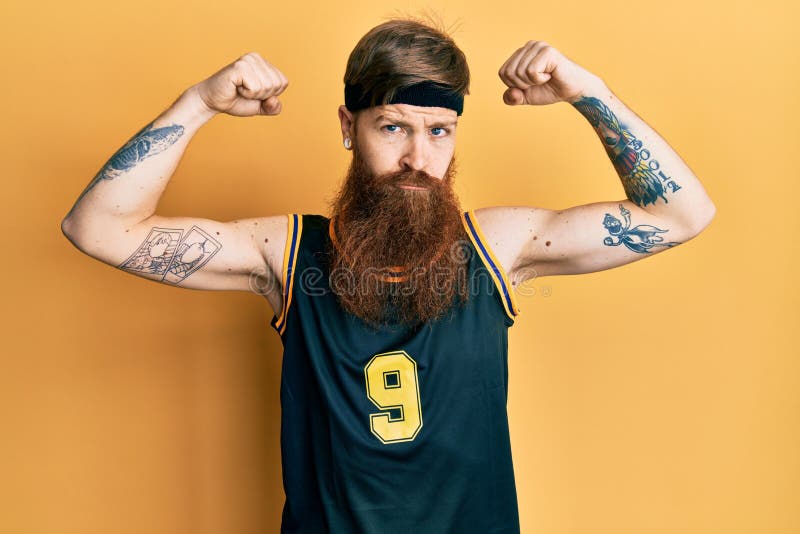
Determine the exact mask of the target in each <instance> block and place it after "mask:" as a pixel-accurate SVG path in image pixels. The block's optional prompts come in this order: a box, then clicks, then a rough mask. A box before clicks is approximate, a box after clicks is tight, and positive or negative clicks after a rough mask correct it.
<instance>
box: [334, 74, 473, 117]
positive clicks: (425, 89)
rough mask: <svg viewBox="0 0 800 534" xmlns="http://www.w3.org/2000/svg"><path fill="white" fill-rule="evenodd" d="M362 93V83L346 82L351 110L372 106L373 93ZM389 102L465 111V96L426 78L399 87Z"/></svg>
mask: <svg viewBox="0 0 800 534" xmlns="http://www.w3.org/2000/svg"><path fill="white" fill-rule="evenodd" d="M362 93H363V89H362V87H361V85H360V84H356V85H350V84H349V83H348V84H345V86H344V105H345V106H346V107H347V109H348V110H349V111H350V112H355V111H358V110H361V109H364V108H368V107H371V106H370V99H371V97H372V93H367V94H362ZM377 100H380V99H377ZM377 100H376V102H377V103H376V105H378V106H379V105H381V104H382V103H381V102H378V101H377ZM387 104H410V105H412V106H428V107H437V108H448V109H452V110H454V111H455V112H456V113H457V114H458V115H461V113H462V112H463V111H464V96H463V95H459V94H456V93H453V92H452V91H450V90H447V89H445V88H443V87H442V86H440V85H436V83H434V82H431V81H427V80H426V81H424V82H420V83H417V84H414V85H412V86H410V87H406V88H403V89H398V90H397V91H395V93H394V97H393V98H392V99H391V100H390V101H389V102H387Z"/></svg>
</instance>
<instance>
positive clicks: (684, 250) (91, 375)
mask: <svg viewBox="0 0 800 534" xmlns="http://www.w3.org/2000/svg"><path fill="white" fill-rule="evenodd" d="M796 5H797V4H796V3H795V2H788V1H785V2H778V1H775V0H764V1H760V2H749V1H743V0H725V1H721V0H718V1H714V2H701V1H697V0H671V1H669V2H664V1H661V0H658V1H651V0H648V1H640V2H596V1H588V0H574V1H571V2H567V3H562V2H463V1H449V2H432V3H430V4H422V3H417V2H398V3H388V2H375V1H369V2H348V3H337V2H332V3H331V2H322V1H317V2H314V3H308V2H283V3H281V2H246V1H238V0H229V1H226V2H199V3H198V2H169V1H153V0H141V1H138V2H124V3H123V2H100V1H96V2H55V1H52V0H49V1H46V2H21V1H19V0H17V1H14V2H12V3H11V4H8V3H4V4H3V7H2V8H0V15H1V16H0V45H1V46H0V50H2V52H0V53H2V56H3V57H2V75H1V76H2V84H1V85H0V104H1V105H2V108H3V114H4V127H3V128H2V129H0V136H1V137H0V151H2V158H1V159H0V161H2V174H3V177H4V180H3V196H4V201H3V211H4V217H3V220H4V223H5V224H4V233H3V240H2V241H3V246H2V250H3V261H2V269H3V271H2V277H1V278H2V283H3V288H2V290H3V293H2V294H3V301H4V305H3V316H2V329H3V330H2V339H3V346H2V347H3V348H2V361H0V423H2V431H0V432H2V433H1V434H0V532H3V533H13V534H33V533H36V534H39V533H58V534H73V533H74V534H95V533H96V534H101V533H102V534H108V533H113V534H128V533H130V534H141V533H148V534H160V533H165V534H167V533H168V534H176V533H192V534H211V533H225V534H229V533H235V534H247V533H262V532H277V531H278V524H279V522H280V511H281V507H282V505H283V493H282V487H281V467H280V455H279V441H278V432H279V418H280V406H279V384H280V378H279V376H280V365H281V363H280V362H281V346H280V340H279V338H278V336H277V334H276V333H275V332H274V331H273V330H272V329H271V328H270V327H269V326H268V321H269V319H270V318H271V317H272V314H271V312H270V310H269V308H268V306H267V304H266V302H265V301H263V299H261V298H259V297H257V296H254V295H252V294H246V293H234V292H200V291H191V290H183V289H179V288H175V287H167V286H162V285H159V284H156V283H153V282H150V281H146V280H143V279H139V278H136V277H134V276H130V275H127V274H124V273H122V272H120V271H117V270H115V269H113V268H111V267H109V266H106V265H104V264H101V263H99V262H97V261H94V260H92V259H90V258H89V257H87V256H84V255H82V254H81V253H80V252H79V251H78V250H77V249H75V248H73V247H72V246H71V245H70V244H69V243H68V241H67V240H66V239H65V238H64V237H63V236H62V235H61V232H60V229H59V223H60V221H61V218H62V217H63V216H64V215H65V214H66V212H67V211H68V210H69V208H70V206H71V205H72V203H73V202H74V200H75V199H76V198H77V196H78V194H79V193H80V192H81V190H82V189H83V188H84V186H85V185H86V184H87V183H88V182H89V180H90V179H91V178H92V177H93V176H94V175H95V173H96V172H97V171H98V169H99V168H100V167H101V166H102V165H103V164H104V163H105V161H106V160H107V159H108V158H109V157H110V156H111V155H112V154H113V153H114V151H115V150H116V149H117V148H118V147H119V146H121V145H122V144H123V143H124V142H125V141H126V140H127V139H128V138H129V137H130V136H131V135H132V134H133V133H135V132H136V131H138V130H139V129H140V128H141V127H142V126H143V125H144V124H146V123H147V122H148V121H150V120H151V119H153V118H155V116H156V115H157V114H158V113H160V112H161V111H162V110H163V109H165V108H166V107H167V106H169V104H171V103H172V101H173V100H174V99H175V98H176V97H177V96H178V95H179V94H180V92H181V91H183V90H184V89H185V88H186V87H188V86H189V85H190V84H193V83H196V82H197V81H200V80H201V79H203V78H205V77H207V76H209V75H211V74H212V73H214V72H215V71H216V70H218V69H219V68H221V67H222V66H224V65H226V64H228V63H229V62H231V61H233V60H235V59H236V58H237V57H239V56H240V55H242V54H244V53H246V52H249V51H257V52H259V53H261V54H262V55H263V56H264V57H265V58H266V59H267V60H268V61H270V62H271V63H273V64H274V65H276V66H277V67H278V68H279V69H281V70H282V71H283V72H284V73H285V74H286V75H287V77H288V78H289V80H290V86H289V88H288V90H287V91H286V93H285V95H284V97H283V102H284V111H283V113H282V114H281V115H280V116H278V117H256V118H249V119H243V118H234V117H230V116H219V117H217V118H215V119H213V120H212V121H211V122H210V123H209V124H208V125H206V126H205V127H203V128H202V129H201V130H200V131H199V133H198V134H197V136H196V137H195V138H194V140H193V141H192V142H191V144H190V145H189V147H188V150H187V152H186V155H185V157H184V159H183V161H182V163H181V165H180V167H179V168H178V170H177V172H176V174H175V175H174V177H173V180H172V182H171V183H170V186H169V187H168V188H167V191H166V193H165V194H164V196H163V197H162V202H161V204H160V209H159V211H160V213H161V214H162V215H194V216H201V217H209V218H215V219H219V220H231V219H235V218H238V217H251V216H258V215H270V214H281V213H287V212H305V213H324V210H325V207H326V202H327V201H328V200H329V199H330V197H331V195H332V194H333V192H334V191H335V189H336V187H337V186H338V184H339V182H340V179H341V178H342V176H343V175H344V171H345V169H346V165H347V162H348V158H349V157H350V153H349V152H346V151H345V150H344V149H343V148H342V145H341V138H340V134H339V124H338V120H337V118H336V108H337V106H338V105H339V104H341V103H342V101H343V95H342V90H343V87H342V76H343V73H344V67H345V62H346V59H347V55H348V54H349V52H350V50H351V49H352V47H353V46H354V45H355V43H356V41H357V40H358V39H359V38H360V37H361V35H363V34H364V33H365V32H366V31H367V30H368V29H369V28H371V27H372V26H374V25H376V24H378V23H380V22H382V21H383V20H384V17H387V16H391V15H392V14H393V13H394V12H395V9H396V8H399V9H401V10H402V11H403V12H409V13H412V14H420V13H421V8H423V7H428V8H431V9H433V10H434V11H435V12H437V13H439V14H441V15H442V17H443V18H444V20H445V22H446V23H448V24H457V28H456V29H454V32H453V35H454V37H455V39H456V42H457V43H458V44H459V45H460V46H461V47H462V49H463V50H464V51H465V53H466V55H467V58H468V61H469V65H470V68H471V71H472V76H473V77H472V86H471V89H472V94H471V95H470V96H468V97H467V99H466V105H465V113H464V115H463V117H462V118H461V122H460V126H459V141H458V146H457V155H458V157H459V160H460V172H459V175H458V178H457V181H458V186H457V187H458V192H459V194H460V197H461V200H462V205H463V207H464V208H465V209H474V208H478V207H482V206H488V205H532V206H541V207H547V208H564V207H568V206H572V205H576V204H583V203H587V202H594V201H600V200H616V199H619V198H622V197H623V196H624V193H623V190H622V187H621V185H620V183H619V180H618V178H617V176H616V174H615V172H614V170H613V167H612V166H611V164H610V162H609V161H608V160H607V157H606V155H605V152H604V151H603V149H602V146H601V144H600V142H599V140H598V139H597V137H596V136H595V134H594V132H593V131H592V129H591V128H590V126H589V125H588V123H587V122H586V121H585V120H584V119H583V118H582V117H581V116H580V115H579V114H578V113H577V112H576V111H575V110H574V109H572V108H571V107H570V106H568V105H566V104H558V105H554V106H549V107H544V108H542V107H538V108H534V107H524V108H523V107H514V108H511V107H507V106H505V105H504V104H503V102H502V99H501V95H502V91H503V89H504V87H503V86H502V84H501V82H500V80H499V78H498V76H497V70H498V68H499V67H500V65H501V64H502V63H503V62H504V61H505V60H506V58H507V57H508V56H509V55H511V54H512V53H513V52H514V50H516V49H517V48H518V47H520V46H522V45H523V44H524V43H525V42H526V41H528V40H530V39H536V40H539V39H542V40H546V41H548V42H550V43H551V44H552V45H554V46H555V47H556V48H558V49H559V50H561V51H562V52H563V53H564V54H565V55H567V56H568V57H569V58H571V59H572V60H574V61H576V62H577V63H579V64H580V65H582V66H584V67H585V68H587V69H589V70H591V71H592V72H595V73H597V74H599V75H600V76H601V77H603V78H604V79H605V81H606V83H607V84H608V85H609V86H610V87H611V88H612V90H614V91H615V92H616V94H617V95H618V96H619V97H620V98H621V99H622V101H623V102H625V103H626V104H627V105H628V106H629V107H631V109H633V110H634V111H635V112H637V113H638V114H639V115H640V116H641V117H643V118H644V119H645V120H646V121H647V122H648V123H649V124H650V125H651V126H653V127H654V128H655V129H656V130H657V131H658V132H659V133H661V134H662V135H663V136H664V137H665V138H666V139H667V141H668V142H669V143H670V144H671V145H672V146H673V147H674V148H675V149H676V150H677V151H678V153H679V154H681V156H682V157H683V158H684V160H685V161H686V162H687V163H688V164H689V166H690V167H691V168H692V169H693V170H694V171H695V173H696V174H697V175H698V176H699V177H700V179H701V180H702V182H703V184H704V185H705V187H706V189H707V191H708V192H709V194H710V196H711V197H712V199H713V200H714V202H715V203H716V205H717V209H718V212H717V216H716V218H715V220H714V221H713V223H712V224H711V226H710V227H709V228H708V229H707V230H706V231H705V232H704V233H702V234H701V235H700V236H699V237H698V238H696V239H694V240H692V241H690V242H688V243H686V244H685V245H683V246H680V247H677V248H675V249H671V250H668V251H665V252H664V253H662V254H659V255H658V256H656V257H654V258H648V259H644V260H643V261H639V262H636V263H634V264H630V265H628V266H624V267H621V268H618V269H614V270H609V271H604V272H599V273H593V274H588V275H582V276H562V277H552V278H543V279H541V280H537V281H535V282H534V283H533V284H532V286H531V287H533V288H535V289H536V291H537V292H536V294H535V295H533V296H527V297H520V300H519V302H520V306H521V308H522V314H521V315H520V316H519V318H518V320H517V323H516V325H515V326H514V327H513V328H512V330H511V334H510V397H509V406H508V408H509V414H510V424H511V435H512V445H513V453H514V461H515V469H516V476H517V485H518V491H519V506H520V515H521V522H522V529H523V532H525V533H538V534H562V533H581V534H601V533H603V534H605V533H608V534H611V533H613V534H628V533H630V534H634V533H720V534H738V533H775V534H777V533H781V534H784V533H786V534H788V533H797V532H800V392H799V391H800V388H799V386H800V365H799V364H798V358H797V356H798V349H797V343H798V326H799V325H798V284H797V281H796V278H795V276H794V275H792V273H796V272H797V271H796V270H795V269H796V261H797V259H798V250H797V249H798V245H797V242H798V238H797V231H798V216H797V208H796V205H797V198H798V185H797V183H798V172H797V160H796V157H797V148H798V146H800V144H799V143H798V137H799V136H798V126H797V122H798V118H800V114H798V109H799V108H800V106H799V105H798V94H799V93H800V91H798V80H799V79H800V78H799V75H798V67H800V64H799V63H800V61H798V37H797V33H796V28H795V26H796V24H797V20H798V17H797V15H798V9H797V8H796V7H795V6H796ZM790 6H791V7H790ZM546 293H549V296H545V295H546Z"/></svg>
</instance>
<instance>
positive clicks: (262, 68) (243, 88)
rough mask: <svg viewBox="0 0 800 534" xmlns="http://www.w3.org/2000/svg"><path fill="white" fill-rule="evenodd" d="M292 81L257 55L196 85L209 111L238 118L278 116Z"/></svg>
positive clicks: (247, 55) (247, 57)
mask: <svg viewBox="0 0 800 534" xmlns="http://www.w3.org/2000/svg"><path fill="white" fill-rule="evenodd" d="M288 85H289V81H288V80H287V79H286V76H284V75H283V73H282V72H281V71H279V70H278V69H277V68H276V67H275V66H273V65H271V64H269V63H267V62H266V61H265V60H264V58H262V57H261V56H260V55H258V53H257V52H250V53H248V54H245V55H243V56H242V57H240V58H239V59H237V60H236V61H234V62H233V63H231V64H230V65H228V66H226V67H224V68H223V69H222V70H220V71H219V72H217V73H216V74H214V75H213V76H211V77H210V78H207V79H205V80H203V81H202V82H200V83H198V84H197V86H196V87H197V92H198V94H199V95H200V98H201V99H202V100H203V103H204V104H205V105H206V107H208V108H209V109H211V110H213V111H218V112H220V113H227V114H228V115H235V116H237V117H251V116H253V115H277V114H278V113H280V112H281V102H280V100H278V95H279V94H281V93H282V92H283V91H284V90H285V89H286V86H288Z"/></svg>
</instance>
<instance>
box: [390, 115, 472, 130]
mask: <svg viewBox="0 0 800 534" xmlns="http://www.w3.org/2000/svg"><path fill="white" fill-rule="evenodd" d="M384 119H386V120H387V121H389V122H391V123H392V124H397V125H398V126H411V125H410V124H409V123H407V122H404V121H397V120H393V119H392V118H391V117H387V116H386V115H378V118H376V119H375V123H376V124H377V123H379V122H381V121H382V120H384ZM457 124H458V122H457V121H438V122H434V123H433V124H431V125H430V126H428V128H441V127H443V126H456V125H457Z"/></svg>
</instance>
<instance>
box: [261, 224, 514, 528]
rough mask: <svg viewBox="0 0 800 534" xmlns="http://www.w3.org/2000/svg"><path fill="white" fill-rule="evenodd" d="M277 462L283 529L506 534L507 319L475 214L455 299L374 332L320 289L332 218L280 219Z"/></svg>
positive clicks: (504, 285)
mask: <svg viewBox="0 0 800 534" xmlns="http://www.w3.org/2000/svg"><path fill="white" fill-rule="evenodd" d="M288 217H289V228H288V230H289V232H288V236H287V241H286V249H285V254H284V263H283V275H282V280H281V282H282V284H283V292H284V294H283V307H282V310H281V313H280V314H279V315H276V316H274V317H273V318H272V321H271V326H272V327H273V328H275V330H277V332H278V333H279V335H280V337H281V341H282V343H283V347H284V352H283V363H282V371H281V374H282V376H281V389H280V399H281V409H282V417H281V459H282V466H283V485H284V490H285V493H286V501H285V504H284V508H283V517H282V524H281V532H282V533H286V534H290V533H291V534H321V533H336V534H338V533H343V534H400V533H402V534H409V533H412V532H413V533H415V534H448V533H458V534H472V533H474V534H492V533H494V534H501V533H502V534H510V533H518V532H519V517H518V509H517V495H516V488H515V483H514V470H513V466H512V459H511V445H510V439H509V430H508V417H507V412H506V403H507V398H508V335H507V334H508V328H509V327H510V326H511V325H512V324H513V323H514V318H515V316H516V315H517V314H518V313H519V310H518V308H517V305H516V300H515V297H514V294H513V290H512V288H511V286H510V285H509V284H508V279H507V277H506V274H505V273H504V272H503V270H502V268H501V267H500V264H499V263H498V262H497V260H496V258H495V257H494V255H493V253H492V251H491V250H490V248H489V245H488V242H487V241H486V239H485V237H484V236H483V234H482V232H481V230H480V228H479V226H478V223H477V220H476V219H475V215H474V212H472V211H468V212H463V213H462V214H461V219H462V222H463V224H464V228H465V230H466V233H467V235H468V236H469V240H465V242H464V245H463V249H464V251H465V255H466V256H467V257H468V259H467V263H466V265H467V266H468V271H467V272H468V275H467V280H468V287H469V295H468V300H467V302H466V304H465V305H464V306H454V307H453V308H452V313H451V314H450V315H447V316H445V318H443V319H439V320H436V321H429V322H428V323H425V324H422V325H420V326H416V327H408V328H397V327H391V328H382V329H378V330H376V329H375V328H374V327H371V326H369V325H367V324H366V323H364V322H363V321H362V320H361V319H359V318H358V317H356V316H355V315H353V314H351V313H349V312H347V311H345V310H344V308H342V307H341V305H340V304H339V302H338V300H337V298H336V295H335V294H334V293H332V292H331V289H330V286H329V280H328V274H329V270H328V267H327V262H326V258H327V251H329V250H330V246H331V244H332V237H333V238H334V239H335V234H334V233H333V232H334V228H333V224H332V221H331V220H330V219H329V218H327V217H323V216H321V215H309V214H289V216H288Z"/></svg>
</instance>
